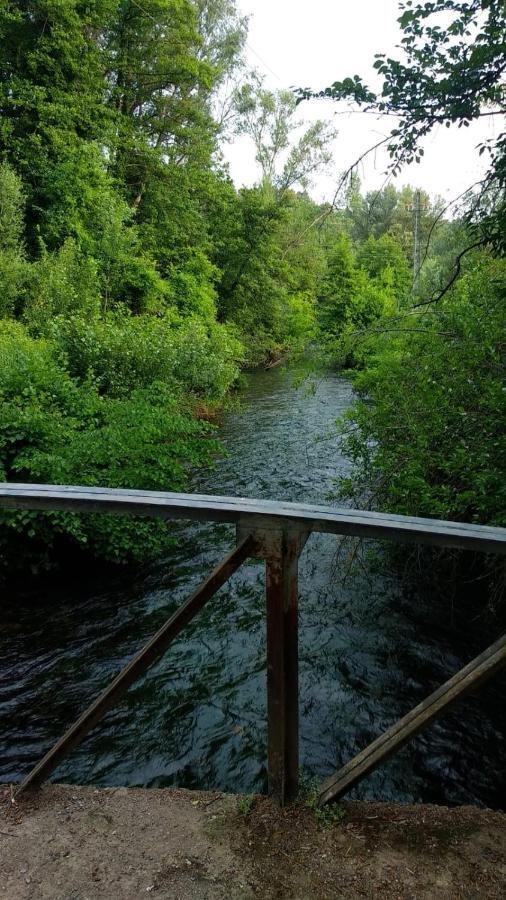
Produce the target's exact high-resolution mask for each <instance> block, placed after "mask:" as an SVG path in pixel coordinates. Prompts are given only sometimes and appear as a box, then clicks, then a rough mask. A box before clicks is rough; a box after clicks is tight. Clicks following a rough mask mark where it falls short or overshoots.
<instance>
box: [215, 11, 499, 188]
mask: <svg viewBox="0 0 506 900" xmlns="http://www.w3.org/2000/svg"><path fill="white" fill-rule="evenodd" d="M237 6H238V8H239V10H240V11H241V12H242V13H243V14H244V15H247V16H249V36H248V46H247V60H248V65H249V66H251V67H254V68H256V69H258V70H259V71H261V72H262V73H263V74H264V75H265V76H266V85H267V86H268V87H269V88H271V89H279V88H289V87H291V86H301V87H312V88H315V89H319V88H322V87H326V86H327V85H329V84H331V83H332V82H333V81H335V80H336V79H340V78H343V77H345V76H348V75H355V74H357V75H361V76H362V77H363V78H364V80H365V81H366V83H368V84H369V85H370V86H372V87H374V86H377V82H375V75H376V73H375V72H374V70H373V69H372V63H373V61H374V54H375V53H379V52H386V53H393V52H395V46H396V44H398V43H399V39H400V30H399V27H398V25H397V21H396V20H397V17H398V15H399V14H400V13H399V3H398V2H397V0H351V2H350V0H311V2H310V3H297V2H294V0H237ZM341 109H342V106H339V105H338V104H334V103H331V102H330V101H311V102H304V103H303V104H301V106H299V112H300V115H299V118H302V119H304V120H305V121H307V122H308V123H309V122H311V121H314V119H316V118H322V119H326V120H329V121H331V122H332V123H333V124H334V125H335V127H336V128H337V129H338V132H339V134H338V137H337V139H336V142H335V145H334V160H333V163H332V167H331V171H330V174H329V175H326V176H318V177H317V178H316V179H315V182H314V185H313V189H312V190H311V194H312V195H313V196H314V197H315V199H317V200H330V199H331V198H332V195H333V192H334V187H335V184H336V182H337V180H338V178H339V173H340V172H342V171H343V170H344V169H346V168H347V167H348V166H349V165H350V164H352V163H353V162H354V161H355V160H356V159H357V157H359V156H360V155H361V153H363V152H364V150H366V149H367V148H368V147H370V146H371V145H372V144H374V143H376V142H377V141H378V140H379V139H380V138H381V137H383V136H385V135H386V134H387V133H388V131H389V128H387V127H386V123H385V120H380V119H376V117H373V116H370V115H360V114H357V113H351V114H345V115H342V114H340V115H336V113H337V111H338V110H341ZM387 122H388V120H387ZM497 128H498V124H497V123H496V122H495V121H494V118H493V117H491V118H486V119H483V120H482V121H480V122H477V123H475V124H472V125H471V126H470V127H469V128H461V129H458V128H456V127H455V128H451V129H446V128H444V127H443V128H438V129H437V130H435V131H434V132H433V133H432V135H431V136H430V137H429V138H428V140H427V142H426V143H425V145H424V149H425V156H424V159H423V162H422V163H421V164H420V165H416V164H415V165H412V166H410V167H408V168H406V169H405V170H404V172H403V173H402V174H401V175H400V176H398V177H397V178H396V179H395V180H394V182H393V183H394V184H395V185H396V187H400V186H401V185H403V184H411V185H414V186H417V187H421V188H423V189H424V190H426V191H428V192H429V193H430V194H432V195H433V194H440V195H441V196H443V197H444V198H445V199H447V200H450V199H451V198H452V197H454V196H456V195H457V194H459V193H460V192H461V191H463V190H464V189H465V188H466V187H467V186H469V185H470V184H472V183H473V182H474V181H476V180H477V178H479V177H480V175H481V173H482V172H483V170H484V166H485V158H484V157H483V158H482V159H481V160H480V159H479V157H478V153H477V151H476V150H475V147H476V145H477V144H478V143H480V142H481V141H482V140H483V139H484V138H487V137H491V136H493V135H494V134H496V133H497ZM225 157H226V159H227V160H228V162H229V165H230V172H231V175H232V177H233V179H234V181H235V183H236V184H237V185H238V186H242V185H251V184H253V183H254V182H255V181H257V180H258V177H259V171H258V167H257V165H256V163H255V158H254V151H253V148H252V145H251V143H250V141H249V140H248V139H247V138H240V139H236V140H235V141H234V142H233V144H231V145H229V146H228V147H227V148H226V149H225ZM387 164H388V158H387V156H386V154H385V153H383V152H380V151H378V152H377V153H376V154H375V155H374V156H373V155H371V156H370V157H369V159H368V161H367V162H366V163H364V164H363V165H362V166H361V169H360V170H359V171H360V175H361V178H362V182H363V186H364V188H365V189H376V188H378V187H380V186H381V185H382V184H383V182H384V179H385V174H384V173H385V169H386V167H387Z"/></svg>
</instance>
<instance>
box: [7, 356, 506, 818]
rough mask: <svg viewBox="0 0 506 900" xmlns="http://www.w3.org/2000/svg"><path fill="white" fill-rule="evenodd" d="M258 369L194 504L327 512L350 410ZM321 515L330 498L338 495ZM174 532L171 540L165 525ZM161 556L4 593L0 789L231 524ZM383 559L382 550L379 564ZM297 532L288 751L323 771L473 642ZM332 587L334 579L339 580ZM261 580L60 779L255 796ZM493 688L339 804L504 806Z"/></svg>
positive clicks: (187, 536) (207, 618)
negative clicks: (295, 654) (294, 691)
mask: <svg viewBox="0 0 506 900" xmlns="http://www.w3.org/2000/svg"><path fill="white" fill-rule="evenodd" d="M298 374H299V371H298V369H297V367H296V368H295V369H290V368H289V367H284V368H276V369H272V370H270V371H267V372H262V371H259V372H254V373H252V374H250V375H248V376H247V377H246V379H245V385H244V387H243V388H242V391H241V397H240V400H241V403H240V406H239V407H238V408H237V409H234V410H233V411H231V412H230V413H228V414H227V416H226V418H225V421H224V423H223V426H222V428H221V435H222V438H223V442H224V444H225V447H226V449H227V452H228V455H227V456H226V457H225V458H223V459H220V460H219V461H218V463H217V466H216V469H215V470H214V471H212V472H207V473H206V474H205V476H200V477H199V478H198V480H196V481H195V483H194V484H193V489H194V490H196V491H201V492H203V493H213V494H228V495H235V496H244V497H248V496H249V497H261V498H271V499H279V500H291V501H300V502H313V503H331V502H332V494H333V492H334V491H335V483H336V479H338V478H339V477H340V475H342V474H343V473H346V472H347V471H348V470H349V463H348V461H347V460H346V459H345V458H343V457H342V456H341V455H340V454H339V451H338V449H337V435H336V433H335V428H334V422H335V419H336V417H337V416H338V415H339V414H340V413H341V412H343V411H344V410H346V409H347V408H348V407H349V405H350V403H351V402H352V399H353V392H352V388H351V386H350V384H349V382H347V381H346V380H345V379H343V378H340V377H338V376H334V375H331V374H327V375H325V376H322V377H320V378H316V377H313V378H311V379H310V380H309V382H308V383H306V384H304V385H302V386H300V384H299V383H298V379H297V377H294V376H297V375H298ZM334 502H335V501H334ZM170 527H174V526H170ZM175 528H176V530H177V533H178V536H179V543H178V547H177V549H175V550H173V551H171V553H170V554H169V555H168V557H167V558H166V559H163V560H160V561H159V562H157V563H156V564H154V565H150V566H148V567H145V568H143V569H138V570H136V571H135V572H132V570H130V569H129V570H128V571H122V572H120V573H115V574H109V575H104V574H103V573H102V572H98V571H97V572H94V571H93V568H92V567H90V566H89V565H88V566H86V568H85V569H84V570H79V571H76V572H75V577H73V578H71V579H68V578H67V579H66V580H65V582H64V583H62V582H61V581H60V582H57V581H55V582H54V583H53V584H51V585H49V584H46V585H44V587H43V588H41V589H40V590H39V591H38V592H37V593H36V595H33V594H32V596H29V597H26V596H19V595H16V594H15V593H9V594H8V595H7V596H6V597H4V600H3V602H2V617H3V624H2V628H1V630H0V733H1V734H2V742H1V745H0V779H1V780H2V781H16V780H19V778H20V777H21V776H22V775H23V774H24V773H26V771H27V770H28V769H29V768H30V767H31V766H32V765H33V764H34V763H35V762H36V761H37V760H38V759H39V758H40V756H41V755H42V753H43V752H44V751H45V750H46V749H47V748H48V746H49V745H50V744H51V743H52V742H53V741H54V740H56V738H57V737H59V736H60V735H61V733H62V732H63V730H64V729H65V726H66V725H68V724H69V723H70V722H71V721H73V719H74V718H75V717H76V716H77V715H78V713H79V712H80V711H81V710H82V709H83V707H84V706H85V705H86V704H87V703H88V702H90V701H91V700H92V699H93V698H94V697H95V696H96V695H97V693H98V692H99V691H100V690H101V689H102V688H103V687H104V686H105V685H106V684H107V682H108V680H109V679H110V677H111V676H112V675H113V674H114V673H115V672H116V671H117V670H118V669H119V668H120V667H121V666H122V665H123V664H124V663H125V662H126V661H127V660H128V659H129V657H130V656H131V655H132V654H133V653H134V652H135V651H136V650H137V649H138V648H139V647H140V646H141V645H142V644H143V643H144V642H145V641H146V640H147V639H148V637H150V636H151V635H152V634H153V633H154V631H155V630H156V629H157V628H158V627H159V626H160V625H161V624H162V622H163V621H164V620H165V619H166V617H167V616H168V615H169V614H170V613H171V612H172V611H173V610H174V609H175V608H176V606H177V605H178V604H180V603H181V602H182V600H183V599H184V598H185V597H186V595H187V594H188V593H189V592H190V591H191V589H192V588H193V587H195V586H196V585H197V584H198V583H199V582H200V581H201V580H202V578H203V577H204V576H205V575H206V574H207V573H208V572H209V570H210V569H211V568H212V566H213V564H215V563H216V562H217V561H218V560H219V558H220V557H221V556H222V555H223V554H224V553H225V552H226V551H227V550H228V549H230V547H231V546H232V542H233V540H234V533H233V530H232V529H231V528H230V527H229V526H226V525H217V524H209V525H206V524H203V525H200V524H199V525H197V524H190V523H181V524H178V525H176V526H175ZM379 552H380V553H381V551H379ZM353 556H354V548H353V547H352V546H350V545H345V546H341V545H340V544H339V541H338V540H337V539H336V538H335V537H332V536H330V535H312V536H311V538H310V539H309V541H308V543H307V545H306V547H305V549H304V552H303V554H302V557H301V565H300V755H301V764H302V766H303V768H304V770H305V772H306V773H307V777H308V778H315V777H318V778H319V777H322V776H325V775H327V774H329V773H330V772H331V771H332V770H333V769H335V768H336V766H338V765H340V764H342V763H344V762H345V761H346V760H347V759H349V757H350V756H351V755H353V754H354V753H355V752H357V751H358V750H359V749H361V748H363V747H364V746H365V745H366V744H367V743H368V742H369V741H370V740H372V739H373V738H374V737H375V736H377V734H378V733H380V731H381V730H383V729H384V728H386V727H388V726H389V725H390V724H391V723H392V722H393V721H394V720H395V719H396V718H397V717H399V716H400V715H402V714H403V713H404V712H406V711H408V710H409V709H410V708H411V707H412V706H413V705H414V704H415V703H417V702H418V701H419V700H421V699H422V698H423V697H424V696H425V695H426V694H427V693H428V692H430V691H431V690H432V689H434V687H436V686H437V685H438V684H439V683H440V682H441V681H443V680H444V679H445V678H446V677H448V675H449V674H451V673H452V672H453V671H455V670H456V669H457V668H459V667H460V666H461V665H463V664H464V663H465V662H466V661H468V660H469V659H470V658H471V656H472V655H474V653H475V652H478V651H479V650H480V649H482V647H483V645H482V644H479V643H478V644H477V645H475V643H474V641H473V639H472V638H471V637H469V635H467V636H466V635H465V633H461V632H459V631H458V629H456V627H455V623H454V622H453V621H452V617H451V615H450V611H448V610H447V609H445V608H444V606H443V608H442V606H441V604H439V605H437V604H434V602H430V600H429V599H428V598H423V597H422V596H416V595H413V592H412V590H410V591H409V592H408V591H407V590H406V588H403V586H402V585H401V584H399V583H398V581H397V579H396V577H395V575H393V574H392V573H390V574H385V572H381V574H378V565H377V558H376V565H374V566H372V565H370V564H369V563H368V558H367V548H362V549H361V551H360V552H359V553H358V555H357V556H356V557H355V558H354V559H353ZM343 572H346V577H345V578H344V579H343V578H342V573H343ZM263 577H264V573H263V566H262V564H261V563H260V562H249V563H248V564H246V565H244V566H243V567H242V569H241V570H240V571H239V572H238V573H236V575H235V576H234V577H233V579H232V581H231V582H230V585H229V586H228V587H227V588H224V589H222V591H221V592H220V593H219V594H218V595H217V596H216V597H215V598H214V599H213V600H212V601H211V602H210V603H209V604H208V606H207V607H206V608H205V609H204V611H203V612H202V613H200V614H199V616H198V617H197V618H196V619H195V620H194V622H193V623H192V625H191V626H190V627H189V628H187V630H186V631H185V632H184V633H183V635H182V636H181V637H180V639H179V640H178V641H177V642H176V643H175V644H174V645H173V646H172V647H171V649H170V650H169V651H168V652H167V654H166V655H165V657H164V658H163V659H162V660H161V661H159V662H158V664H156V665H155V666H154V667H153V668H152V669H151V670H150V671H149V672H148V673H147V674H146V676H145V677H144V678H143V679H141V680H140V681H139V682H138V683H137V684H135V685H134V686H133V687H132V688H131V689H130V691H129V693H128V695H127V697H126V698H125V699H124V700H123V702H122V703H121V704H120V705H119V706H118V707H117V708H116V709H115V710H113V711H112V712H111V713H109V715H108V716H107V718H106V720H104V722H103V723H102V724H101V725H99V726H98V727H97V728H96V729H95V731H94V732H93V733H92V734H91V735H90V736H89V737H88V738H87V740H86V741H85V742H84V744H82V745H81V747H79V748H78V749H77V750H75V751H74V752H73V754H72V756H71V757H70V758H69V759H68V760H67V761H65V763H64V764H62V765H61V767H60V768H59V769H58V771H57V772H56V773H55V776H54V777H55V780H60V781H66V782H75V783H82V784H97V785H142V786H154V787H155V786H156V787H160V786H169V785H178V786H182V787H195V788H196V787H199V788H208V789H212V788H220V789H223V790H229V791H243V792H252V791H261V790H264V789H265V785H266V685H265V630H264V629H265V618H264V606H263ZM504 684H505V683H504V680H502V681H497V682H496V683H494V684H492V685H489V686H487V687H486V688H484V689H482V691H481V692H480V694H479V696H478V697H471V698H469V699H467V700H466V701H464V702H463V703H462V704H461V705H460V706H459V707H458V709H456V710H455V711H454V712H452V713H451V714H449V715H448V716H447V717H446V718H444V719H442V720H440V721H439V722H437V723H436V724H435V725H433V726H432V727H431V728H430V729H429V730H428V731H427V732H426V733H425V734H424V735H422V736H419V737H418V738H417V739H415V740H414V741H413V742H411V743H410V744H409V745H408V746H407V747H405V748H404V749H403V750H402V751H401V753H400V754H398V755H397V756H396V757H395V759H394V760H392V761H390V762H389V763H387V764H385V765H384V766H383V767H382V768H381V769H379V770H378V771H377V772H375V773H374V774H373V775H371V776H370V777H369V778H368V779H367V780H366V781H364V782H363V783H362V784H361V785H359V786H358V787H357V788H356V789H355V790H354V791H353V792H352V794H351V795H350V796H352V797H360V798H371V799H372V798H375V799H380V800H400V801H406V802H419V801H425V802H438V803H447V804H456V803H477V804H480V805H488V806H491V807H496V808H497V807H504V805H505V794H506V790H505V788H506V783H505V774H504V768H503V760H504V756H505V751H506V712H505V709H504V704H503V702H502V697H503V693H502V692H503V691H504Z"/></svg>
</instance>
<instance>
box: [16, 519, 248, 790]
mask: <svg viewBox="0 0 506 900" xmlns="http://www.w3.org/2000/svg"><path fill="white" fill-rule="evenodd" d="M252 546H253V540H252V538H251V537H249V536H248V537H246V538H244V540H243V541H242V542H241V543H240V544H238V546H237V547H235V548H234V549H233V550H232V551H231V552H230V553H229V554H227V556H225V558H224V559H222V560H221V562H220V563H219V564H218V565H217V566H216V568H215V569H214V570H213V571H212V572H211V574H210V575H209V577H208V578H206V580H205V581H204V582H203V583H202V584H201V585H200V587H198V588H197V590H196V591H195V592H194V593H193V594H192V596H191V597H190V598H189V599H188V600H187V601H186V603H184V604H183V605H182V606H180V607H179V609H178V610H176V612H175V613H173V615H172V616H171V617H170V618H169V619H167V621H166V622H165V624H164V625H162V627H161V628H160V629H159V631H157V632H156V634H155V635H154V636H153V637H152V638H151V640H150V641H148V643H147V644H145V646H144V647H143V648H142V650H140V651H139V652H138V653H137V654H136V655H135V656H134V657H133V659H132V660H130V662H129V663H128V664H127V665H126V666H125V668H124V669H122V670H121V672H119V674H118V675H116V677H115V678H114V680H113V681H112V682H111V683H110V684H109V686H108V687H107V688H106V689H105V690H104V691H102V693H101V694H100V695H99V696H98V697H97V699H96V700H94V702H93V703H92V704H91V705H90V706H89V707H88V708H87V709H86V710H85V711H84V712H83V713H82V715H81V716H80V717H79V718H78V719H77V721H76V722H74V724H73V725H72V726H71V727H70V728H69V729H68V731H66V732H65V734H64V735H63V737H61V738H60V739H59V740H58V741H57V742H56V744H55V745H54V746H53V747H52V748H51V750H49V751H48V753H46V755H45V756H44V758H43V759H41V761H40V762H39V763H37V765H36V766H35V767H34V768H33V769H32V770H31V772H29V773H28V775H27V776H26V778H24V780H23V781H22V782H21V784H20V786H19V787H18V789H17V791H16V795H17V794H20V793H21V791H24V790H26V788H28V787H31V786H35V785H37V784H40V783H41V782H42V781H44V780H45V779H46V778H47V777H48V775H50V774H51V772H53V771H54V769H56V767H57V766H58V765H59V764H60V762H61V761H62V760H63V759H65V757H66V756H68V755H69V753H71V751H72V750H73V749H74V747H76V746H77V745H78V744H80V743H81V742H82V741H83V740H84V738H85V737H86V735H87V734H88V733H89V732H90V731H91V729H92V728H93V727H94V726H95V725H96V724H97V723H98V722H100V720H101V719H102V718H103V717H104V716H105V714H106V713H107V712H108V711H109V710H110V709H111V707H112V706H114V705H115V704H116V703H117V702H118V700H120V699H121V697H123V695H124V694H125V693H126V692H127V690H128V688H129V687H130V685H131V684H133V682H134V681H136V679H137V678H139V676H140V675H143V674H144V672H146V670H147V669H149V667H150V666H152V665H153V663H154V662H155V661H156V660H157V659H158V658H159V657H160V656H161V655H162V654H163V653H164V652H165V651H166V650H167V648H168V647H169V645H170V644H171V643H172V641H173V640H174V638H175V637H177V635H178V634H179V633H180V631H181V630H182V629H183V628H184V626H185V625H187V624H188V622H190V621H191V620H192V619H193V617H194V616H195V615H196V614H197V613H198V612H200V610H201V609H202V607H203V606H204V605H205V604H206V603H207V601H208V600H210V598H211V597H212V596H213V595H214V594H215V593H216V591H218V590H219V589H220V588H221V587H222V586H223V585H224V584H225V582H226V581H228V579H229V578H230V576H231V575H233V573H234V572H235V571H236V570H237V569H238V568H239V566H240V565H242V563H243V562H244V560H245V559H247V558H248V556H249V555H250V552H251V549H252Z"/></svg>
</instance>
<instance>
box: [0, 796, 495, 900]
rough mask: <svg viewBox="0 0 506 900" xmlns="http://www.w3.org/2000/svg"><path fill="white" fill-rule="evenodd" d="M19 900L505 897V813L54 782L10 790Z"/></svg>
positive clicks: (4, 858)
mask: <svg viewBox="0 0 506 900" xmlns="http://www.w3.org/2000/svg"><path fill="white" fill-rule="evenodd" d="M1 796H2V811H3V815H2V827H1V829H0V847H1V848H2V849H1V854H0V896H3V897H6V898H9V900H45V898H47V900H49V898H50V900H71V898H72V900H85V898H86V900H105V898H107V900H110V898H115V900H138V898H140V897H144V896H145V895H147V896H153V897H157V898H167V900H169V898H170V900H187V898H188V900H190V898H196V900H200V898H202V900H204V898H205V900H221V898H239V897H240V898H256V897H260V898H265V900H281V898H283V900H284V898H293V900H306V898H307V897H309V896H311V895H313V894H316V895H318V897H319V900H326V898H329V900H330V898H336V897H346V898H347V900H354V898H362V897H370V898H374V897H385V898H389V900H393V898H396V900H397V898H398V900H408V898H409V900H413V898H424V900H425V898H427V900H428V898H435V897H436V898H442V900H443V898H444V900H459V898H463V900H464V898H469V900H471V898H473V900H475V898H477V897H480V900H484V898H500V897H503V896H504V894H505V891H506V816H505V815H504V814H503V813H499V812H492V811H490V810H482V809H478V808H475V807H459V808H456V809H447V808H445V807H438V806H427V805H419V806H410V805H402V804H387V803H366V802H348V803H343V807H342V808H343V810H344V815H343V817H342V819H340V820H338V821H334V822H331V823H330V824H322V823H319V822H318V821H317V819H316V818H315V814H314V811H313V810H312V809H310V808H308V807H307V806H304V805H301V806H294V807H288V808H286V809H283V810H280V809H279V808H277V807H276V806H274V805H273V804H272V803H271V802H270V801H269V800H268V799H267V798H265V797H257V798H255V799H253V800H251V798H241V797H238V796H237V795H231V794H222V793H218V792H203V791H193V792H192V791H186V790H144V789H136V788H105V789H96V788H93V787H80V786H79V787H77V786H63V785H47V786H45V787H44V788H43V789H41V790H40V791H39V792H37V793H35V794H34V795H32V796H27V797H21V798H20V799H19V801H18V802H17V803H14V804H13V803H11V800H10V795H9V791H8V789H7V788H4V789H3V793H2V795H1Z"/></svg>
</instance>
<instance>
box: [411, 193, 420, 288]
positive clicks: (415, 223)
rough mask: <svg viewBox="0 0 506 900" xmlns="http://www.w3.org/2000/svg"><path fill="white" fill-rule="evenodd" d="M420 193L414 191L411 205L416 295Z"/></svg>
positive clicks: (418, 270) (418, 275) (418, 276)
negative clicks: (413, 200) (413, 199)
mask: <svg viewBox="0 0 506 900" xmlns="http://www.w3.org/2000/svg"><path fill="white" fill-rule="evenodd" d="M420 211H421V198H420V191H415V202H414V204H413V217H414V221H413V293H414V294H418V287H419V284H420Z"/></svg>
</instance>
